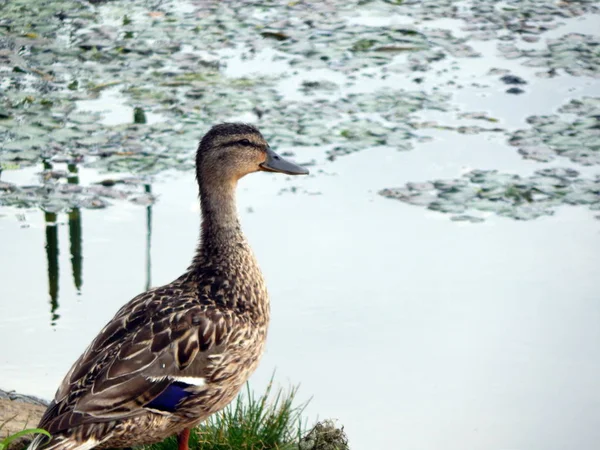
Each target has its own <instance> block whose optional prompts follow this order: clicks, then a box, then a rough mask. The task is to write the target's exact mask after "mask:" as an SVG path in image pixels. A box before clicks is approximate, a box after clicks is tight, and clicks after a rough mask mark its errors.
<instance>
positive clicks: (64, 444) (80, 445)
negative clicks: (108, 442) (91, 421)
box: [27, 435, 104, 450]
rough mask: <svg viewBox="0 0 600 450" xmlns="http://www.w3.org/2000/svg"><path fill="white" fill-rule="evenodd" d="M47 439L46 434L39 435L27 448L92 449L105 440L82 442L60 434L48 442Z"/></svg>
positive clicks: (37, 449) (32, 449)
mask: <svg viewBox="0 0 600 450" xmlns="http://www.w3.org/2000/svg"><path fill="white" fill-rule="evenodd" d="M47 441H48V438H47V437H46V436H43V435H38V436H36V437H34V438H33V440H32V441H31V443H30V444H29V446H28V447H27V450H91V449H92V448H94V447H97V446H98V445H100V444H102V442H104V441H99V440H97V439H92V438H90V439H87V440H86V441H83V442H81V441H77V440H75V439H73V438H72V437H60V436H59V437H56V438H52V440H50V441H49V442H48V443H46V442H47Z"/></svg>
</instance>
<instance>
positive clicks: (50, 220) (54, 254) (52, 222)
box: [44, 212, 60, 325]
mask: <svg viewBox="0 0 600 450" xmlns="http://www.w3.org/2000/svg"><path fill="white" fill-rule="evenodd" d="M44 218H45V220H46V259H47V261H48V293H49V294H50V314H51V316H50V317H51V319H50V320H51V323H52V325H54V324H56V321H57V320H58V318H59V317H60V316H59V315H58V313H57V312H56V311H57V310H58V227H57V226H56V214H55V213H51V212H45V213H44Z"/></svg>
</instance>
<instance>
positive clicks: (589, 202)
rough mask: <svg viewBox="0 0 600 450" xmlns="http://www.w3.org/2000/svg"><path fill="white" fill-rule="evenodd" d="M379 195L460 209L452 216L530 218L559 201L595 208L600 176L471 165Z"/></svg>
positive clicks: (551, 211)
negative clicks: (523, 173) (451, 176)
mask: <svg viewBox="0 0 600 450" xmlns="http://www.w3.org/2000/svg"><path fill="white" fill-rule="evenodd" d="M379 194H380V195H382V196H384V197H387V198H393V199H396V200H400V201H402V202H405V203H409V204H412V205H418V206H425V207H427V208H428V209H431V210H434V211H438V212H442V213H448V214H461V215H459V216H453V217H452V220H456V221H470V222H481V221H483V218H481V217H474V216H470V215H468V214H469V213H471V212H476V211H477V212H486V213H494V214H497V215H499V216H504V217H510V218H512V219H517V220H532V219H537V218H538V217H542V216H550V215H553V214H554V212H555V210H556V208H557V207H558V206H560V205H585V206H587V207H588V208H589V209H591V210H592V211H599V210H600V176H599V175H597V176H596V177H595V178H580V177H579V172H577V171H576V170H573V169H565V168H554V169H542V170H538V171H536V172H535V173H534V174H533V175H532V176H530V177H520V176H519V175H511V174H503V173H498V172H497V171H495V170H472V171H471V172H468V173H466V174H465V175H464V176H463V177H462V178H458V179H455V180H435V181H433V182H424V183H407V185H406V186H405V187H402V188H392V189H383V190H381V191H380V192H379ZM462 214H467V215H462Z"/></svg>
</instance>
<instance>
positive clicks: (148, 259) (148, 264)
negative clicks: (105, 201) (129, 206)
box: [144, 184, 152, 290]
mask: <svg viewBox="0 0 600 450" xmlns="http://www.w3.org/2000/svg"><path fill="white" fill-rule="evenodd" d="M144 191H145V192H146V193H147V194H152V185H150V184H145V185H144ZM151 246H152V204H149V205H148V206H146V290H148V289H150V286H151V285H152V254H151V251H150V248H151Z"/></svg>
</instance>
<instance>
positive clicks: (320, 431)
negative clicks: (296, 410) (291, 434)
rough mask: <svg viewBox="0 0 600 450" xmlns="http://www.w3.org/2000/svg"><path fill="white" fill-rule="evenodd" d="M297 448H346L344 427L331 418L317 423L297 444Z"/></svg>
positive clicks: (315, 449)
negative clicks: (337, 425)
mask: <svg viewBox="0 0 600 450" xmlns="http://www.w3.org/2000/svg"><path fill="white" fill-rule="evenodd" d="M298 449H299V450H348V449H349V447H348V438H347V437H346V433H344V429H343V427H342V428H338V427H336V426H335V423H334V422H333V421H331V420H324V421H323V422H319V423H317V424H316V425H315V426H314V427H313V429H312V430H310V431H309V432H308V434H307V435H306V436H304V437H303V438H302V439H301V440H300V443H299V444H298Z"/></svg>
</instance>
